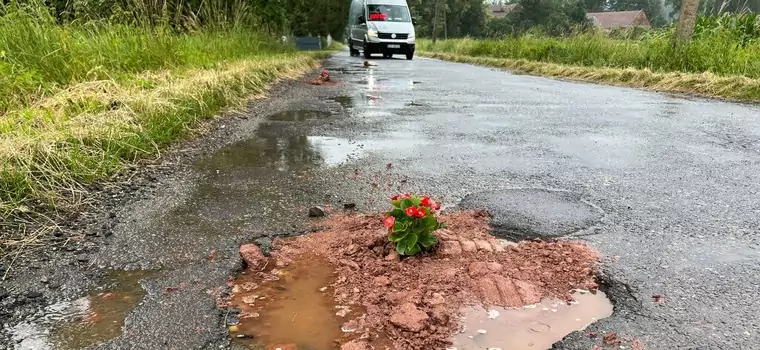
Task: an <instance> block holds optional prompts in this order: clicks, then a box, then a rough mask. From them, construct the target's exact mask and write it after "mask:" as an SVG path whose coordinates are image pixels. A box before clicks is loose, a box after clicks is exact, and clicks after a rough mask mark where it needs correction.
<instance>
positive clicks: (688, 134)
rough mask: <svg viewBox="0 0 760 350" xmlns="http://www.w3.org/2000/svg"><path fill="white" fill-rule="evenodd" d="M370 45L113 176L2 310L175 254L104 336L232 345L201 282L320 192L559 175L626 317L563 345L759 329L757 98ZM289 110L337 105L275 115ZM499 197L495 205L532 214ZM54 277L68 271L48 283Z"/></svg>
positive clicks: (547, 182) (717, 343)
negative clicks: (326, 80)
mask: <svg viewBox="0 0 760 350" xmlns="http://www.w3.org/2000/svg"><path fill="white" fill-rule="evenodd" d="M362 62H363V59H359V58H351V57H349V56H348V54H347V52H344V53H341V54H339V55H336V56H335V57H333V58H331V59H329V60H328V61H327V62H326V63H325V66H326V68H327V69H328V70H329V71H330V75H331V77H332V78H333V79H335V80H337V81H339V82H341V83H342V84H343V85H342V86H340V87H324V86H321V87H314V86H307V85H304V84H302V83H285V84H281V85H279V86H277V87H275V88H274V90H273V91H272V93H270V95H271V96H272V98H271V99H269V100H264V101H255V102H252V104H251V106H250V108H249V110H248V111H247V112H246V113H244V114H242V115H239V116H237V117H234V118H233V117H226V118H220V119H218V120H216V121H215V122H213V123H211V124H210V125H209V128H208V129H209V132H208V133H207V135H206V136H204V137H201V138H198V139H196V140H192V141H189V142H185V143H182V144H180V145H178V146H176V147H174V148H173V149H172V150H170V151H168V152H166V153H165V155H164V158H163V159H161V160H160V161H158V162H154V163H150V164H148V165H145V166H142V167H141V169H139V170H136V171H135V172H133V173H128V174H127V175H125V177H123V178H121V179H117V180H120V182H122V183H123V185H120V186H113V185H111V186H106V187H105V188H103V189H100V190H102V191H100V192H99V193H101V195H102V198H103V199H104V201H103V203H104V205H102V206H101V209H99V210H92V212H87V213H84V214H82V215H80V217H79V218H76V219H73V220H72V221H71V222H68V223H66V225H64V226H63V229H62V230H63V231H64V232H63V235H62V237H63V238H64V239H65V238H67V237H68V236H69V235H73V234H78V233H90V234H89V235H87V236H86V237H85V239H84V240H83V241H81V242H74V243H73V244H72V245H67V246H66V247H65V248H64V249H63V251H62V252H61V251H56V252H48V255H47V256H43V257H41V258H40V259H38V260H37V261H32V262H29V263H26V264H25V265H23V266H24V267H22V268H21V269H19V270H17V271H16V272H15V273H16V275H15V277H14V278H13V279H12V280H10V281H8V283H7V287H6V286H5V285H4V286H3V287H5V288H6V289H7V290H8V291H9V294H10V295H9V297H6V298H5V299H3V301H1V302H2V303H3V305H2V306H3V310H12V311H11V312H10V314H11V315H10V316H7V315H4V316H2V317H3V322H10V321H12V320H18V319H19V318H26V317H29V315H28V314H32V315H34V314H35V313H37V311H36V309H35V308H34V307H31V306H29V305H44V304H45V303H51V302H53V301H55V300H57V299H61V298H69V299H71V298H76V297H79V296H81V295H84V294H85V293H86V291H87V290H89V289H92V288H93V287H94V286H97V285H98V283H99V281H100V280H101V278H102V275H103V270H101V269H100V267H110V268H115V269H138V268H139V269H160V271H161V272H160V274H159V275H158V276H157V277H154V278H153V279H150V280H148V281H146V283H145V285H146V288H147V289H148V294H147V296H146V297H145V299H144V300H143V303H142V304H141V305H139V306H138V307H137V308H135V309H134V310H133V311H132V312H130V313H129V315H128V316H127V320H126V325H125V327H124V331H125V333H124V335H122V336H121V337H118V338H116V339H113V340H111V341H109V342H106V343H104V344H101V345H100V346H99V348H109V349H143V348H145V349H153V348H169V349H173V348H177V349H201V348H202V349H211V348H220V347H221V348H225V347H228V346H229V342H228V340H227V337H226V331H225V328H224V323H225V321H224V316H225V312H224V311H222V310H218V309H216V308H215V306H214V300H213V298H212V297H211V296H210V295H208V294H206V291H207V290H209V289H213V288H217V287H220V286H221V287H223V286H225V283H226V281H227V279H228V278H229V277H230V276H231V275H234V274H235V273H236V272H237V270H238V269H240V268H241V267H242V266H241V263H240V260H239V258H238V257H237V250H236V249H237V244H239V243H242V242H252V241H255V242H257V243H259V244H264V245H266V244H269V243H270V239H271V237H272V236H274V235H287V234H298V233H299V232H303V230H305V229H306V228H305V227H306V226H305V225H304V221H305V220H306V213H307V211H308V208H309V207H310V206H313V205H327V204H330V205H332V206H334V207H336V208H342V206H343V204H348V203H351V204H355V206H356V208H357V210H360V211H365V212H372V211H379V210H384V209H386V208H387V197H388V196H389V195H391V194H393V193H397V192H399V191H403V192H421V193H429V194H431V195H434V196H443V205H444V208H452V207H455V206H454V204H456V203H457V202H459V201H461V200H463V199H465V198H466V197H467V196H468V195H472V196H473V197H474V196H477V194H479V193H481V194H482V193H486V192H493V193H499V192H501V193H506V194H512V195H515V194H516V193H515V192H512V193H510V192H509V191H510V190H513V189H516V188H534V189H538V188H551V189H563V190H566V191H568V193H574V194H578V196H579V197H575V195H573V196H574V197H572V198H570V199H562V200H559V201H560V202H562V201H565V200H569V203H584V202H585V203H588V204H590V205H592V206H595V207H598V208H599V210H600V211H599V213H601V212H603V213H604V215H603V216H599V217H598V222H596V221H593V220H596V219H597V216H593V215H592V216H590V217H589V219H588V220H587V221H584V220H580V221H579V222H577V223H575V222H574V220H575V218H573V219H571V220H566V222H565V223H564V224H563V225H559V226H556V227H561V228H564V229H566V230H565V231H563V232H570V231H572V232H570V237H571V238H577V239H582V240H584V241H586V242H588V243H589V244H590V245H592V246H594V247H595V248H597V249H598V250H599V251H600V252H601V253H602V254H603V256H605V259H604V266H603V271H602V275H601V276H600V284H601V285H602V287H603V288H604V289H605V292H606V293H607V295H608V297H609V298H610V299H611V300H612V302H613V303H614V313H613V315H612V316H611V317H608V318H605V319H603V320H600V321H598V322H596V323H594V324H592V325H591V326H590V327H589V328H588V329H586V330H585V331H583V332H575V333H572V334H570V335H569V336H568V337H566V338H565V339H564V340H563V341H561V342H559V343H557V344H555V345H554V349H590V348H592V347H593V346H594V345H604V344H603V342H602V337H603V336H604V335H605V334H608V333H609V332H615V333H616V334H617V335H618V337H619V338H620V339H621V340H624V341H623V344H621V345H624V346H631V344H633V343H634V341H639V342H641V343H642V344H643V345H644V347H645V348H647V349H675V348H709V349H738V348H751V347H752V346H753V345H754V344H758V343H760V338H758V337H760V322H759V321H758V316H757V315H756V314H755V313H754V312H753V310H754V309H755V307H754V305H756V303H757V302H758V298H759V297H758V295H760V274H758V272H760V271H758V266H759V265H758V264H757V263H758V261H759V260H760V249H758V244H760V237H758V233H759V232H760V220H758V213H760V207H758V201H757V199H756V198H757V195H758V194H760V184H758V183H757V182H756V181H754V178H755V175H756V174H757V173H759V172H760V154H758V152H757V147H756V146H757V145H758V144H760V142H758V141H759V140H760V120H758V119H757V118H756V116H757V115H758V114H760V108H758V107H757V106H751V105H739V104H731V103H724V102H718V101H713V100H703V99H689V100H684V99H679V98H673V97H669V96H665V95H661V94H657V93H651V92H643V91H636V90H632V89H625V88H618V87H608V86H597V85H592V84H580V83H571V82H562V81H556V80H551V79H544V78H540V77H531V76H520V75H511V74H509V73H506V72H502V71H494V70H490V69H486V68H481V67H474V66H470V65H464V64H455V63H448V62H441V61H436V60H428V59H415V60H414V61H406V60H373V63H374V64H375V66H373V67H369V68H365V67H362ZM443 72H446V74H442V73H443ZM289 110H331V111H333V110H335V111H338V110H339V111H341V112H339V113H337V114H335V115H333V116H331V117H328V118H311V119H309V118H306V119H307V120H304V121H299V122H289V121H283V122H277V123H266V122H263V120H264V119H265V118H266V117H267V116H269V115H271V114H274V113H280V112H283V111H289ZM285 119H287V118H285ZM296 124H297V125H296ZM222 126H224V127H222ZM725 140H733V141H731V142H726V141H725ZM735 140H741V145H742V146H741V147H737V143H736V142H735ZM257 159H263V160H265V162H264V163H261V161H259V160H257ZM131 174H136V175H131ZM94 190H96V191H97V190H99V189H97V188H95V189H94ZM517 193H519V192H517ZM534 194H535V193H534ZM473 197H470V199H469V200H465V203H467V202H468V201H471V200H472V198H473ZM534 198H540V195H539V196H538V197H534ZM579 198H582V201H581V202H578V201H577V199H579ZM555 200H557V199H556V198H555ZM495 202H498V201H495ZM542 203H543V202H534V203H533V205H534V206H536V208H538V209H540V210H542V211H543V212H544V213H545V214H547V213H548V215H549V217H544V216H543V215H542V216H540V217H539V221H538V222H540V220H549V219H550V217H554V215H555V214H556V213H553V212H546V210H547V208H546V207H542V205H543V204H542ZM562 203H567V202H562ZM486 204H488V203H481V204H479V205H486ZM502 204H503V205H504V207H503V208H500V207H499V206H497V207H494V208H492V209H491V210H492V211H499V210H503V211H504V212H505V213H507V214H509V215H511V217H512V218H513V219H514V218H519V220H518V221H517V222H523V223H524V221H525V219H526V218H531V213H524V212H520V211H519V210H515V207H514V205H512V204H509V203H502ZM475 205H478V203H475ZM568 205H569V204H568ZM560 207H562V206H560ZM549 208H551V207H550V206H549ZM580 208H585V207H584V206H583V205H581V206H580ZM570 209H571V210H573V211H575V212H579V213H580V214H582V215H586V214H589V212H588V211H586V209H579V208H578V207H575V206H572V205H571V206H570ZM591 212H593V211H591ZM592 219H593V220H592ZM592 222H593V226H590V227H588V228H586V229H581V230H580V231H573V229H571V228H570V227H572V226H575V225H576V224H577V226H578V227H581V228H582V227H584V225H587V224H591V223H592ZM293 225H295V226H293ZM549 226H551V225H549ZM546 227H547V226H546V225H544V226H543V228H546ZM543 228H542V229H543ZM534 229H536V227H534ZM69 248H72V250H71V251H69V250H68V249H69ZM211 256H214V257H215V258H214V259H211V258H210V257H211ZM48 276H49V278H48V283H50V282H55V284H58V283H60V284H58V285H57V287H58V288H50V287H49V286H48V287H46V286H45V285H43V284H42V283H41V282H40V281H41V279H42V278H45V277H48ZM183 283H184V284H183ZM167 288H168V289H167ZM39 290H42V295H37V294H34V293H35V291H39ZM167 290H169V292H167ZM655 296H660V297H661V298H655ZM18 299H23V302H22V303H20V304H23V305H24V306H21V307H19V306H18V305H17V304H19V302H18ZM9 300H14V302H13V303H10V302H9ZM29 300H32V302H29ZM10 305H13V306H12V307H11V306H10ZM3 312H5V311H3ZM590 333H594V334H597V335H598V336H597V337H590V336H589V334H590ZM0 340H2V339H0ZM151 346H152V347H151Z"/></svg>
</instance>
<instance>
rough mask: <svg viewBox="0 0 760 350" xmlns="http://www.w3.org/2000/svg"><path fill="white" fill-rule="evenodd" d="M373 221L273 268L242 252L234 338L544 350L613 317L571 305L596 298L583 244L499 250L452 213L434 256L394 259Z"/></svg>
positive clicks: (325, 238) (333, 234) (319, 237)
mask: <svg viewBox="0 0 760 350" xmlns="http://www.w3.org/2000/svg"><path fill="white" fill-rule="evenodd" d="M381 219H382V216H381V215H366V214H363V215H360V214H346V213H344V214H334V215H332V216H331V217H329V218H327V219H325V221H324V222H320V223H318V225H319V226H320V227H326V229H324V230H323V231H318V232H314V233H310V234H307V235H305V236H299V237H296V238H290V239H287V240H282V241H279V242H277V244H275V248H274V249H273V250H272V251H271V257H270V258H265V257H264V256H263V254H262V253H261V252H260V250H259V249H258V248H256V246H255V245H253V244H250V245H245V246H243V247H241V256H243V257H244V259H245V260H246V261H247V262H248V266H249V268H248V269H247V270H246V273H245V274H243V275H241V276H239V278H238V279H237V280H236V282H235V285H234V286H233V292H234V294H233V296H232V299H231V305H230V307H231V308H230V309H228V310H231V311H230V315H231V317H228V323H229V325H230V334H231V336H232V337H233V338H234V339H236V341H237V342H239V343H240V344H241V345H245V346H247V347H249V348H256V349H261V347H264V348H265V349H275V348H277V347H279V348H281V349H314V350H323V349H324V350H327V349H338V348H341V346H343V345H346V347H345V348H344V349H369V348H370V346H372V347H374V348H376V349H384V348H386V347H387V348H388V349H393V348H400V347H401V348H424V349H433V348H445V347H449V346H450V345H451V343H452V342H453V343H454V347H456V348H457V349H482V348H487V347H490V348H502V349H523V348H526V349H541V348H542V347H543V348H548V347H550V346H551V344H553V343H554V342H556V341H558V340H560V339H561V338H562V337H564V336H565V335H567V334H569V333H571V332H572V331H574V330H578V329H583V328H584V327H585V326H586V325H588V324H590V323H592V322H594V321H595V320H597V319H600V318H603V317H607V316H609V313H610V312H611V305H610V303H609V302H608V301H607V300H606V297H605V295H604V294H603V293H601V292H600V291H595V292H596V294H589V293H585V294H579V293H575V294H572V291H573V290H571V289H596V288H597V287H596V283H595V282H594V276H593V269H594V266H596V263H597V258H598V254H597V253H596V252H595V251H594V250H593V249H591V248H589V247H588V246H587V245H585V244H583V243H580V242H521V243H511V242H508V241H505V240H498V239H495V238H494V237H493V236H491V235H490V234H489V232H488V224H487V218H485V217H483V216H482V215H481V214H480V213H478V212H474V211H460V212H456V213H451V214H445V215H441V216H440V219H441V221H442V222H446V223H447V224H449V227H448V228H447V229H442V230H440V231H438V235H439V242H440V245H439V246H438V247H437V249H436V250H435V251H433V252H430V253H428V254H423V255H421V256H415V257H406V258H403V259H400V258H399V257H398V255H396V254H395V250H394V249H393V247H392V244H389V242H388V237H387V236H386V233H385V230H384V229H383V227H384V226H382V223H381ZM484 305H488V306H489V308H488V309H485V308H484V307H483V306H484ZM526 305H527V306H526ZM463 306H467V307H468V308H466V309H462V307H463ZM490 306H494V307H490ZM460 316H464V318H463V319H461V321H460ZM462 327H464V329H465V332H464V333H460V331H459V330H460V329H462ZM489 334H490V336H489ZM348 344H350V345H351V346H350V347H349V346H348ZM531 344H532V345H531ZM545 344H548V346H546V347H544V345H545ZM353 346H356V347H353Z"/></svg>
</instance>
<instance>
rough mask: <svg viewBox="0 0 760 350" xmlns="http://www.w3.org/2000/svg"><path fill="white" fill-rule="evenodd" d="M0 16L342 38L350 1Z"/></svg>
mask: <svg viewBox="0 0 760 350" xmlns="http://www.w3.org/2000/svg"><path fill="white" fill-rule="evenodd" d="M0 3H1V4H2V5H3V6H2V9H0V12H2V13H5V12H7V8H9V7H12V6H17V5H35V6H36V5H39V6H44V7H45V8H47V9H48V10H49V11H50V12H51V14H52V15H53V16H54V18H55V19H56V20H57V21H58V23H59V24H64V23H76V22H84V21H92V20H107V21H109V22H110V23H123V24H130V25H140V26H149V27H154V28H155V27H166V28H171V29H173V30H176V31H184V32H189V31H195V30H199V29H222V30H224V29H230V28H239V27H248V28H254V29H255V30H257V31H259V32H263V33H266V34H269V35H271V36H280V35H290V34H294V35H306V34H313V35H323V36H326V35H328V34H331V35H332V36H333V37H334V38H337V39H339V38H341V37H342V36H343V34H344V29H345V26H346V22H347V12H348V5H349V0H24V1H17V0H10V1H9V0H0Z"/></svg>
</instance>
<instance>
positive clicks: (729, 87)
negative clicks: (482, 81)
mask: <svg viewBox="0 0 760 350" xmlns="http://www.w3.org/2000/svg"><path fill="white" fill-rule="evenodd" d="M419 55H420V56H424V57H430V58H437V59H442V60H446V61H452V62H460V63H471V64H477V65H482V66H488V67H495V68H502V69H507V70H510V71H513V72H517V73H523V74H532V75H543V76H550V77H559V78H567V79H571V80H577V81H585V82H593V83H604V84H610V85H617V86H628V87H634V88H639V89H646V90H654V91H667V92H677V93H685V94H694V95H699V96H704V97H718V98H722V99H727V100H733V101H750V102H758V101H760V79H753V78H748V77H743V76H720V75H716V74H714V73H709V72H705V73H700V74H698V73H682V72H671V73H659V72H653V71H652V70H650V69H636V68H607V67H584V66H572V65H562V64H556V63H548V62H540V61H529V60H525V59H509V58H494V57H482V56H468V55H457V54H451V53H444V52H435V51H421V52H419Z"/></svg>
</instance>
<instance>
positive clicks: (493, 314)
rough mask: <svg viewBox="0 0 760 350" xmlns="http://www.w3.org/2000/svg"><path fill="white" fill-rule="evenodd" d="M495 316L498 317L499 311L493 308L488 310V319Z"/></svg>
mask: <svg viewBox="0 0 760 350" xmlns="http://www.w3.org/2000/svg"><path fill="white" fill-rule="evenodd" d="M497 317H499V312H498V311H496V310H494V309H491V310H488V319H489V320H493V319H495V318H497Z"/></svg>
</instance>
